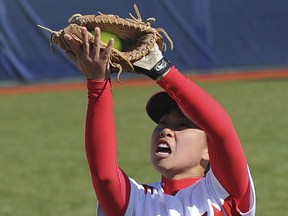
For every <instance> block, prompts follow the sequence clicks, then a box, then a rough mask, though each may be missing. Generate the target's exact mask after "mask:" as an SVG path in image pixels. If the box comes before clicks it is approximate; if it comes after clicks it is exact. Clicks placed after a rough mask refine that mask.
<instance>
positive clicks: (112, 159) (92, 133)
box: [85, 80, 130, 215]
mask: <svg viewBox="0 0 288 216" xmlns="http://www.w3.org/2000/svg"><path fill="white" fill-rule="evenodd" d="M110 85H111V84H110V82H109V81H106V82H96V81H91V80H90V81H88V83H87V87H88V94H89V95H88V97H89V103H88V109H87V117H86V132H85V146H86V154H87V160H88V163H89V167H90V172H91V176H92V181H93V186H94V189H95V192H96V194H97V198H98V200H99V202H100V204H101V206H102V207H103V209H105V211H106V212H107V211H108V213H109V212H110V214H111V215H113V214H114V215H115V212H117V214H119V213H120V212H121V213H123V212H124V211H125V207H126V204H127V199H128V198H129V186H130V185H129V184H128V178H127V177H126V175H125V174H124V173H123V172H122V171H121V170H120V169H119V167H118V164H117V145H116V131H115V120H114V113H113V97H112V92H111V86H110ZM111 206H113V208H111Z"/></svg>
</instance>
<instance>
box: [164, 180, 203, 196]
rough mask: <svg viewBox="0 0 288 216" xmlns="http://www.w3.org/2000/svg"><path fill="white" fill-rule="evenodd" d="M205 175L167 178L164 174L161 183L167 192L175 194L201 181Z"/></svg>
mask: <svg viewBox="0 0 288 216" xmlns="http://www.w3.org/2000/svg"><path fill="white" fill-rule="evenodd" d="M201 178H203V177H195V178H185V179H177V180H176V179H167V178H165V177H164V176H162V180H161V184H162V187H163V189H164V192H165V194H169V195H175V194H176V193H177V192H178V191H179V190H181V189H184V188H187V187H189V186H191V185H193V184H194V183H195V182H197V181H199V180H200V179H201Z"/></svg>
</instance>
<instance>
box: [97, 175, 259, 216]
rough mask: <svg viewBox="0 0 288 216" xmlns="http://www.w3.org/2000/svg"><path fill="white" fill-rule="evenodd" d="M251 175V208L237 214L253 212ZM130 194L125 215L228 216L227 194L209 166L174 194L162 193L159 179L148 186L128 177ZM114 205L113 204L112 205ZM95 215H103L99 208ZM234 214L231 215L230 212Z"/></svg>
mask: <svg viewBox="0 0 288 216" xmlns="http://www.w3.org/2000/svg"><path fill="white" fill-rule="evenodd" d="M249 177H250V185H251V189H250V193H251V194H250V210H249V211H248V212H243V213H242V212H239V213H238V214H237V215H243V216H244V215H245V216H254V215H255V210H256V204H255V190H254V185H253V181H252V178H251V175H250V173H249ZM130 184H131V194H130V200H129V204H128V208H127V210H126V213H125V216H154V215H155V216H192V215H193V216H216V215H217V216H220V215H225V216H230V215H232V214H230V213H228V212H226V210H225V205H226V204H227V203H225V202H226V199H227V198H228V197H229V196H230V195H229V194H228V193H227V191H226V190H225V189H224V188H223V187H222V185H221V184H220V183H219V181H218V180H217V179H216V177H215V176H214V174H213V172H212V171H211V170H210V171H209V172H208V173H207V175H206V177H205V178H202V179H200V180H199V181H198V182H196V183H195V184H193V185H191V186H189V187H187V188H185V189H182V190H180V191H178V192H177V193H176V195H174V196H172V195H167V194H165V193H164V191H163V188H162V187H161V183H160V182H158V183H155V184H152V185H150V186H152V189H151V190H148V191H147V190H146V189H145V187H144V186H143V185H142V184H139V183H137V182H136V181H135V180H133V179H130ZM111 208H113V207H111ZM97 215H98V216H105V214H104V213H103V212H102V209H101V208H100V207H99V208H98V214H97ZM233 216H234V215H233Z"/></svg>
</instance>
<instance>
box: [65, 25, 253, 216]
mask: <svg viewBox="0 0 288 216" xmlns="http://www.w3.org/2000/svg"><path fill="white" fill-rule="evenodd" d="M65 39H66V41H67V43H68V44H69V45H70V46H71V48H72V49H73V52H70V53H67V54H68V55H69V56H70V57H71V58H72V59H73V60H74V61H75V62H76V64H77V65H78V66H79V68H80V70H81V71H82V72H83V73H84V74H85V75H86V77H87V88H88V98H89V103H88V109H87V117H86V134H85V137H86V152H87V159H88V162H89V167H90V171H91V177H92V182H93V186H94V189H95V192H96V195H97V198H98V201H99V208H98V215H109V216H112V215H113V216H115V215H131V216H132V215H137V216H138V215H143V216H144V215H145V216H152V215H162V216H163V215H164V216H167V215H233V216H234V215H249V216H252V215H255V208H256V207H255V191H254V186H253V181H252V178H251V175H250V172H249V168H248V165H247V160H246V157H245V154H244V151H243V148H242V145H241V143H240V140H239V137H238V135H237V133H236V130H235V128H234V126H233V124H232V121H231V119H230V118H229V116H228V114H227V112H226V111H225V110H224V109H223V108H222V106H221V105H220V104H219V103H218V102H216V101H215V100H214V99H213V98H212V97H211V96H210V95H208V94H207V93H206V92H205V91H204V90H203V89H201V88H200V87H199V86H197V85H196V84H194V83H193V82H192V81H191V80H190V79H188V78H187V77H186V76H184V75H183V74H181V73H180V72H179V71H178V69H177V68H176V67H174V66H173V65H172V64H171V63H170V62H169V61H167V60H166V59H165V58H163V56H162V54H161V52H160V51H159V49H158V48H157V46H155V49H154V51H153V52H151V53H150V54H148V57H145V58H143V59H142V60H140V63H139V62H136V64H135V67H136V68H137V70H139V72H141V73H144V74H146V75H148V76H149V77H151V78H153V79H155V81H156V84H158V85H159V86H160V87H162V88H163V91H161V92H158V93H156V94H155V95H153V96H152V97H151V98H150V100H149V101H148V103H147V107H146V110H147V113H148V115H149V116H150V118H151V119H152V120H153V121H154V122H155V123H157V126H156V128H155V129H154V131H153V133H152V137H151V161H152V163H153V166H154V167H155V169H156V170H157V171H158V172H159V173H160V174H161V179H160V181H159V182H157V183H154V184H151V185H145V184H142V183H138V182H137V181H136V180H134V179H132V178H130V177H128V176H127V175H126V174H125V172H124V171H123V170H121V169H120V167H119V166H118V164H117V141H116V131H115V122H114V114H113V95H112V87H111V83H110V70H109V64H108V60H109V56H110V53H111V48H112V46H113V43H114V41H113V39H111V40H110V41H109V43H108V45H107V47H106V49H105V50H103V51H100V46H99V44H100V40H101V38H100V29H99V28H96V29H95V41H94V44H93V46H91V47H90V45H89V43H88V36H87V30H86V29H85V28H83V29H82V41H83V44H82V45H77V43H76V42H75V41H74V40H73V38H72V37H71V36H70V35H65ZM155 65H156V66H155ZM151 68H152V69H151ZM209 167H210V169H209Z"/></svg>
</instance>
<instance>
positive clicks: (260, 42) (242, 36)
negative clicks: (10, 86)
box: [0, 0, 288, 83]
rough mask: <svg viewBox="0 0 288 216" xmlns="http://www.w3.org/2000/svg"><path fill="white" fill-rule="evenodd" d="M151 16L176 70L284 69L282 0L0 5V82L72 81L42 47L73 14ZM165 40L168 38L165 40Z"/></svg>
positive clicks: (287, 31)
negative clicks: (169, 46) (137, 11)
mask: <svg viewBox="0 0 288 216" xmlns="http://www.w3.org/2000/svg"><path fill="white" fill-rule="evenodd" d="M134 3H136V4H137V5H138V6H139V9H140V12H141V14H142V18H143V20H144V21H145V20H146V19H147V18H149V17H155V18H156V23H155V24H154V26H155V27H162V28H164V29H166V31H167V32H168V33H169V35H170V36H171V38H172V39H173V41H174V44H175V49H174V51H173V52H169V51H168V52H167V53H166V57H167V58H169V59H170V60H171V61H172V62H173V63H174V64H175V65H177V67H178V68H179V69H181V70H182V71H185V72H191V71H193V72H194V73H218V72H225V73H233V72H235V71H236V72H237V71H243V72H246V71H254V70H258V71H259V70H262V69H277V70H279V69H281V71H283V70H286V68H287V67H286V66H287V61H288V39H287V35H288V28H287V26H286V25H287V20H288V13H287V10H288V1H286V0H274V1H270V0H253V1H251V0H241V1H239V0H231V1H229V2H227V1H225V0H218V1H212V0H178V1H167V0H157V1H155V0H145V1H140V0H133V1H132V0H121V3H120V2H118V1H106V0H84V1H77V0H70V1H66V0H49V1H39V0H13V1H7V0H0V47H1V49H0V82H1V81H2V83H3V82H4V81H5V82H6V83H7V81H9V82H21V83H23V82H25V83H27V82H28V83H31V82H38V81H47V80H48V81H51V80H59V79H77V78H80V77H81V75H80V73H79V72H78V70H77V68H76V67H75V65H74V64H73V63H72V62H71V61H70V60H69V59H68V58H66V56H65V55H64V54H63V52H62V51H61V50H60V49H56V51H55V53H54V54H52V53H51V52H50V48H49V34H50V33H49V32H47V31H45V30H43V29H40V28H38V27H37V24H40V25H43V26H46V27H48V28H51V29H53V30H59V29H62V28H64V27H66V26H67V24H68V22H67V20H68V18H69V17H70V16H71V15H72V14H75V13H81V14H96V13H97V12H98V11H101V12H103V13H112V14H118V15H120V16H121V17H129V13H130V12H131V13H132V14H133V15H135V16H136V14H135V12H134V9H133V4H134ZM166 42H167V40H166Z"/></svg>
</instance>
